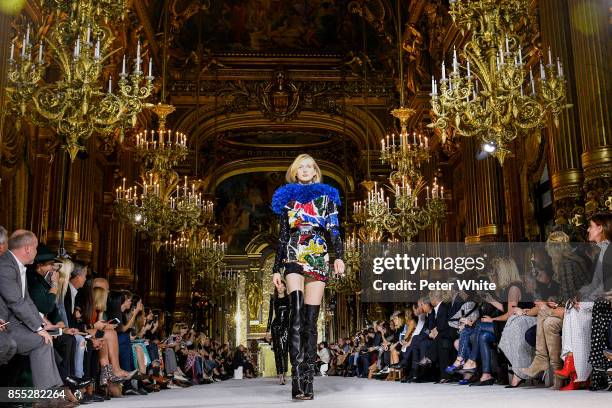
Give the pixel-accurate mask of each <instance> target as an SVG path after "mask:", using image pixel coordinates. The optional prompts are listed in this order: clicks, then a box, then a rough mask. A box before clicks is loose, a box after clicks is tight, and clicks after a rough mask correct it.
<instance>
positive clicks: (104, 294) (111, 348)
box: [83, 286, 137, 396]
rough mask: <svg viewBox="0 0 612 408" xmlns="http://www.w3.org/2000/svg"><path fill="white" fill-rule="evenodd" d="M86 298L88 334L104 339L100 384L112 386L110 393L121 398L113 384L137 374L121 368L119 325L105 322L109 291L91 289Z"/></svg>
mask: <svg viewBox="0 0 612 408" xmlns="http://www.w3.org/2000/svg"><path fill="white" fill-rule="evenodd" d="M84 298H87V299H86V300H85V304H84V305H83V321H84V322H85V324H86V325H87V327H88V329H87V332H88V333H89V334H91V335H92V336H94V337H95V338H98V339H100V338H101V339H104V342H103V346H102V348H101V349H100V355H99V359H100V366H101V368H102V372H101V373H100V384H101V385H108V384H111V387H109V391H110V392H111V393H112V394H113V395H114V396H120V394H121V392H120V391H119V392H117V390H116V388H114V387H112V383H120V382H123V381H126V380H128V379H130V377H132V376H133V375H134V374H136V373H137V372H133V373H128V372H127V371H125V370H122V369H121V367H120V366H119V340H118V338H117V332H116V331H115V328H116V327H117V325H116V324H113V323H110V322H106V321H105V320H104V312H105V311H106V302H107V299H108V290H106V289H105V288H104V287H101V286H96V287H94V288H92V289H91V294H90V295H89V296H84Z"/></svg>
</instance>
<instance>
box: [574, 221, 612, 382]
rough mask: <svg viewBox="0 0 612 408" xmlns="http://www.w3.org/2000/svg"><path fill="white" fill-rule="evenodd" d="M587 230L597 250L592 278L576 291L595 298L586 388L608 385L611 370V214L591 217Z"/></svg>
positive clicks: (586, 298)
mask: <svg viewBox="0 0 612 408" xmlns="http://www.w3.org/2000/svg"><path fill="white" fill-rule="evenodd" d="M588 232H589V236H588V240H589V241H591V242H594V243H595V244H596V246H597V249H599V252H598V253H597V255H596V257H595V259H594V260H593V278H592V280H591V283H590V284H589V285H587V286H586V287H583V288H582V289H581V290H580V293H581V295H582V297H581V298H580V300H581V301H587V300H593V299H594V300H595V303H594V305H593V313H592V316H593V319H592V326H591V352H590V353H589V363H590V364H591V366H592V367H593V372H592V373H591V384H590V386H589V388H590V389H591V390H601V389H605V388H606V387H609V385H608V382H609V377H610V376H609V373H610V371H611V370H612V359H611V358H610V356H612V299H611V298H612V287H611V286H610V284H611V278H610V275H611V274H612V249H610V241H611V240H612V213H609V212H606V213H596V214H594V215H593V216H591V219H590V220H589V230H588ZM611 389H612V388H611Z"/></svg>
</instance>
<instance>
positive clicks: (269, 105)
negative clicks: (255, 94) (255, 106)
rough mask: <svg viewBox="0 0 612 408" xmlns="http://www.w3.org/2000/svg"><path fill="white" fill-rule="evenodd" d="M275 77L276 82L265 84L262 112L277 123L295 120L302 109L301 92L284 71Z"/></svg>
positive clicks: (261, 99) (262, 94) (261, 95)
mask: <svg viewBox="0 0 612 408" xmlns="http://www.w3.org/2000/svg"><path fill="white" fill-rule="evenodd" d="M274 76H275V79H274V80H272V81H269V82H266V83H265V84H264V86H263V89H262V92H261V94H260V101H261V106H260V108H261V111H262V112H263V114H264V116H265V117H267V118H269V119H271V120H273V121H275V122H284V121H286V120H291V119H294V118H295V117H296V116H297V114H298V112H299V108H300V91H299V89H298V87H297V86H295V84H293V83H292V82H291V81H288V80H287V76H286V74H285V73H284V72H283V71H277V72H276V73H275V75H274Z"/></svg>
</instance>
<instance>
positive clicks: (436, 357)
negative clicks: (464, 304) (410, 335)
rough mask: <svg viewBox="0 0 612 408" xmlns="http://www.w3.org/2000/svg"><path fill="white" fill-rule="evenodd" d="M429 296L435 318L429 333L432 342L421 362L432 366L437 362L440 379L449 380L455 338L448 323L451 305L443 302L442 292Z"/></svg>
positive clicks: (423, 364)
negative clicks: (447, 371) (449, 367)
mask: <svg viewBox="0 0 612 408" xmlns="http://www.w3.org/2000/svg"><path fill="white" fill-rule="evenodd" d="M429 298H430V301H431V305H432V307H433V311H432V313H431V314H430V316H432V318H433V328H432V329H431V331H430V333H429V338H430V339H431V340H432V344H431V347H429V350H428V351H427V354H426V356H425V357H424V358H423V359H422V360H421V362H419V364H420V365H422V366H430V365H435V364H436V363H437V365H438V368H439V370H440V381H441V382H448V379H449V376H448V374H447V373H446V367H447V366H448V365H449V364H450V358H451V348H452V344H453V340H454V338H453V333H454V329H453V328H452V327H450V326H449V325H448V319H449V317H450V316H449V306H448V305H447V304H446V303H444V302H442V294H441V293H440V292H431V293H430V295H429Z"/></svg>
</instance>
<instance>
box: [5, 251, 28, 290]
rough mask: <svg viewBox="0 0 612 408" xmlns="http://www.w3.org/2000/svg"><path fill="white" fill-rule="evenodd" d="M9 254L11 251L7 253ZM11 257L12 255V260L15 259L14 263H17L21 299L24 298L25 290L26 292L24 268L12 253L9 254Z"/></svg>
mask: <svg viewBox="0 0 612 408" xmlns="http://www.w3.org/2000/svg"><path fill="white" fill-rule="evenodd" d="M9 252H11V251H9ZM11 255H13V258H15V261H17V266H19V274H20V275H21V297H22V298H25V290H26V279H27V277H26V267H25V265H24V264H22V263H21V261H20V260H19V259H17V257H16V256H15V254H14V253H12V252H11Z"/></svg>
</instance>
